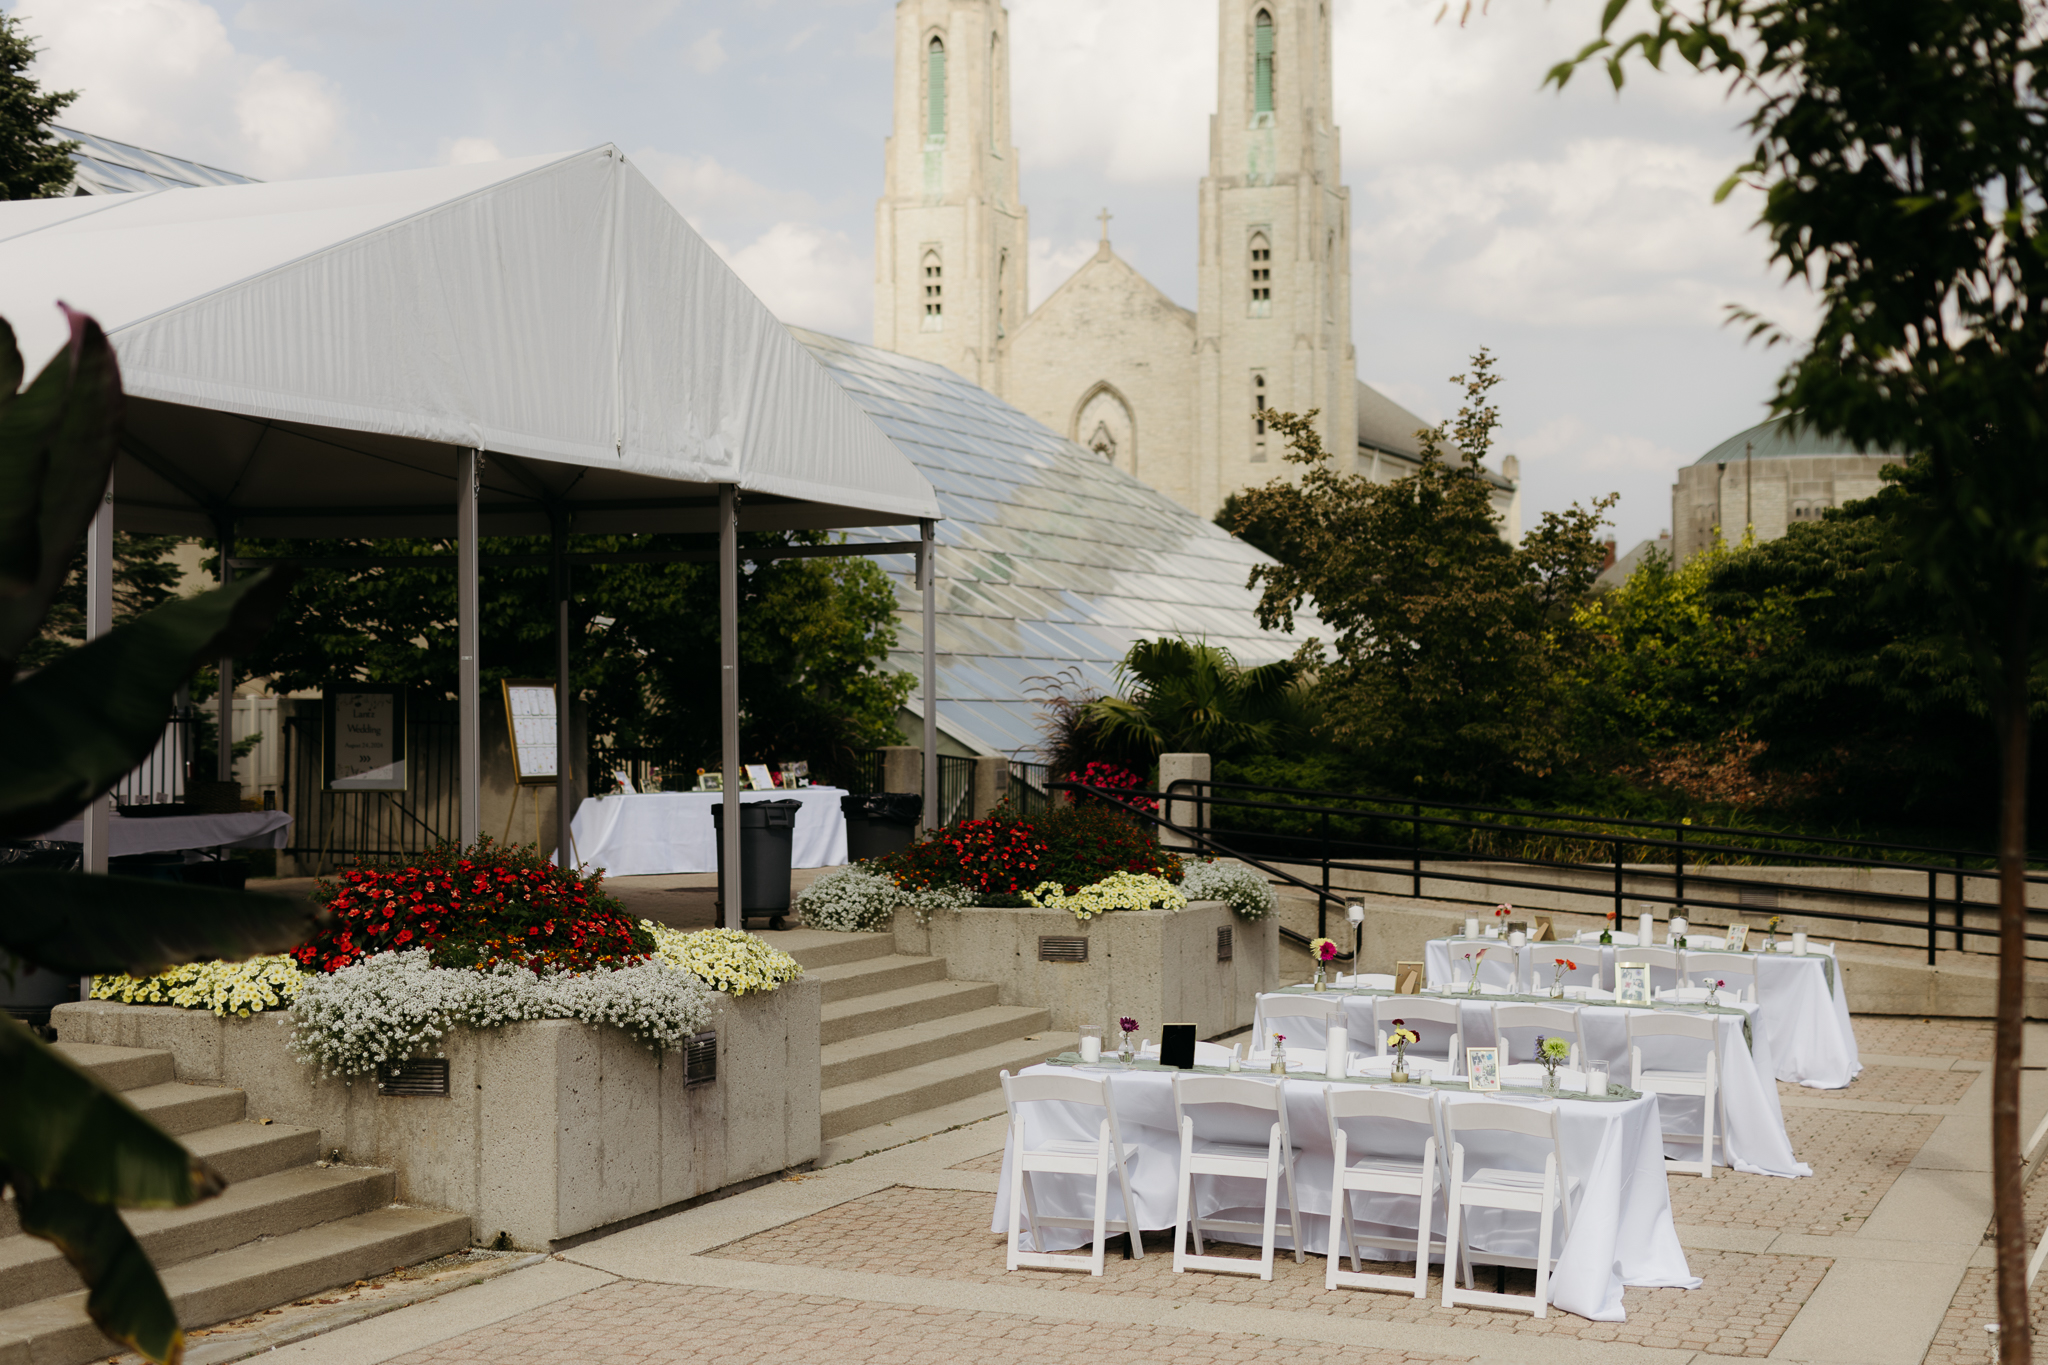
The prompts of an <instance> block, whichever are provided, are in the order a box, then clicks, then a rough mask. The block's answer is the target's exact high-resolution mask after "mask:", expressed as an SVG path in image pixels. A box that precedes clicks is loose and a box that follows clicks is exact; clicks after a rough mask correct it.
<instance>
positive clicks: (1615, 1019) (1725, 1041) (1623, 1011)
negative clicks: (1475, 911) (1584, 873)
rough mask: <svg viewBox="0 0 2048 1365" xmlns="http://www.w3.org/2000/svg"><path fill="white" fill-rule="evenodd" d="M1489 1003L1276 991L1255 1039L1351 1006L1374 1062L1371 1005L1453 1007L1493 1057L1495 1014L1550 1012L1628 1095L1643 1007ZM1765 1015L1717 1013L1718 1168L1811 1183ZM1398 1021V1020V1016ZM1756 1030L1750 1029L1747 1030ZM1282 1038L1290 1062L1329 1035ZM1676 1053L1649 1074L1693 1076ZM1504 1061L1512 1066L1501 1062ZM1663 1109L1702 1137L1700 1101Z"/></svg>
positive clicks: (1263, 1000)
mask: <svg viewBox="0 0 2048 1365" xmlns="http://www.w3.org/2000/svg"><path fill="white" fill-rule="evenodd" d="M1480 990H1481V991H1482V994H1480V995H1477V996H1466V995H1463V994H1452V995H1438V994H1436V993H1434V992H1432V993H1430V994H1428V995H1424V996H1421V997H1416V996H1412V995H1395V994H1394V993H1393V992H1392V991H1385V990H1359V991H1335V990H1333V991H1329V992H1325V993H1321V994H1317V993H1316V992H1315V991H1314V990H1313V988H1310V987H1294V988H1290V989H1288V990H1285V991H1275V992H1272V993H1269V994H1265V995H1261V996H1260V997H1259V1005H1258V1023H1257V1025H1256V1031H1255V1032H1254V1034H1253V1036H1254V1037H1255V1038H1258V1039H1259V1040H1260V1041H1261V1042H1262V1043H1263V1041H1264V1039H1265V1037H1266V1033H1267V1029H1266V1017H1267V1016H1268V1015H1269V1014H1270V1015H1276V1016H1277V1015H1280V1014H1284V1013H1285V1012H1286V1010H1287V1006H1288V1005H1289V1004H1291V1003H1294V1002H1295V1001H1298V1000H1299V999H1300V998H1301V997H1302V996H1308V997H1309V998H1311V999H1314V1000H1317V1001H1332V1000H1341V1001H1343V1002H1344V1027H1345V1030H1346V1031H1347V1032H1349V1033H1350V1035H1351V1050H1352V1051H1353V1052H1366V1053H1370V1052H1373V1051H1375V1050H1376V1048H1377V1046H1378V1038H1377V1033H1376V1030H1375V1026H1374V1024H1373V1001H1374V1000H1375V999H1385V998H1392V999H1396V1000H1414V999H1417V998H1420V999H1424V1000H1435V999H1452V1000H1456V1001H1457V1002H1458V1022H1459V1025H1460V1027H1461V1028H1462V1029H1463V1031H1464V1035H1465V1046H1467V1047H1493V1046H1496V1045H1497V1044H1498V1042H1499V1039H1498V1038H1497V1037H1496V1036H1495V1034H1494V1027H1493V1007H1494V1006H1495V1005H1505V1004H1533V1005H1552V1006H1558V1007H1562V1008H1565V1009H1570V1010H1572V1011H1574V1012H1575V1013H1576V1014H1577V1015H1578V1016H1579V1031H1580V1033H1581V1034H1582V1035H1583V1036H1584V1038H1585V1040H1586V1051H1587V1054H1588V1055H1587V1057H1586V1058H1585V1060H1586V1061H1589V1062H1605V1063H1607V1066H1608V1074H1609V1075H1610V1076H1611V1077H1612V1078H1613V1080H1614V1081H1615V1082H1617V1083H1619V1084H1622V1085H1626V1084H1627V1083H1628V1078H1629V1041H1628V1016H1629V1015H1630V1014H1631V1013H1635V1012H1639V1011H1637V1010H1636V1008H1635V1007H1633V1006H1630V1007H1623V1006H1619V1005H1614V1004H1611V1003H1604V1002H1586V1001H1573V1000H1553V999H1550V998H1548V997H1547V996H1527V995H1523V996H1511V995H1507V994H1505V993H1497V992H1496V991H1494V990H1492V989H1489V988H1488V987H1487V986H1486V984H1485V982H1483V981H1482V982H1481V983H1480ZM1660 1008H1661V1009H1664V1010H1671V1011H1677V1012H1681V1013H1708V1012H1709V1010H1708V1007H1706V1006H1704V1005H1701V1004H1669V1005H1664V1006H1661V1007H1660ZM1760 1013H1761V1011H1759V1010H1758V1009H1757V1007H1756V1006H1753V1005H1746V1004H1737V1005H1732V1006H1730V1005H1723V1006H1718V1007H1714V1008H1713V1009H1712V1010H1711V1017H1712V1018H1713V1020H1714V1038H1715V1055H1716V1056H1718V1057H1719V1058H1720V1063H1721V1064H1720V1085H1721V1097H1722V1102H1723V1104H1724V1106H1725V1111H1726V1122H1725V1123H1719V1122H1718V1121H1717V1132H1716V1139H1717V1141H1716V1146H1717V1148H1718V1149H1719V1150H1718V1151H1717V1153H1716V1160H1717V1161H1718V1162H1719V1163H1720V1164H1722V1165H1725V1166H1728V1167H1731V1168H1733V1169H1734V1170H1738V1171H1746V1172H1748V1173H1749V1174H1751V1175H1779V1176H1788V1177H1796V1176H1807V1175H1812V1174H1813V1169H1812V1168H1811V1167H1810V1166H1808V1165H1806V1164H1805V1163H1804V1162H1802V1161H1800V1160H1799V1159H1798V1158H1797V1157H1796V1156H1795V1155H1794V1154H1793V1151H1792V1139H1791V1136H1790V1135H1789V1134H1787V1133H1786V1131H1785V1110H1784V1107H1783V1106H1782V1105H1781V1104H1779V1102H1778V1087H1777V1084H1776V1082H1775V1080H1774V1079H1773V1078H1772V1076H1771V1053H1770V1046H1771V1044H1770V1039H1769V1038H1768V1036H1766V1035H1764V1034H1762V1033H1761V1032H1760V1031H1758V1030H1757V1029H1755V1028H1754V1027H1753V1025H1754V1022H1755V1020H1756V1018H1757V1017H1758V1015H1759V1014H1760ZM1394 1017H1398V1016H1394ZM1745 1021H1748V1022H1749V1023H1751V1024H1752V1027H1750V1028H1748V1029H1745V1028H1744V1026H1743V1025H1744V1022H1745ZM1282 1032H1284V1033H1286V1035H1287V1046H1288V1050H1289V1051H1290V1052H1292V1051H1293V1049H1294V1045H1295V1044H1296V1043H1300V1044H1301V1045H1303V1046H1305V1047H1313V1048H1320V1047H1321V1046H1322V1045H1323V1025H1322V1024H1321V1023H1320V1022H1319V1021H1317V1020H1315V1019H1313V1018H1302V1017H1298V1016H1297V1017H1295V1018H1293V1019H1290V1020H1289V1021H1288V1027H1287V1028H1286V1029H1284V1030H1282ZM1672 1052H1673V1044H1672V1042H1671V1041H1670V1040H1666V1039H1661V1038H1660V1039H1655V1040H1649V1039H1646V1040H1644V1060H1645V1064H1646V1065H1648V1066H1650V1067H1652V1068H1655V1067H1659V1066H1681V1067H1682V1069H1684V1070H1693V1069H1694V1067H1693V1066H1692V1065H1690V1064H1687V1063H1683V1062H1682V1061H1681V1059H1680V1058H1677V1057H1674V1056H1672V1055H1671V1053H1672ZM1502 1060H1503V1061H1505V1060H1506V1059H1505V1058H1503V1059H1502ZM1662 1103H1663V1104H1664V1105H1665V1106H1666V1108H1667V1114H1668V1117H1669V1118H1670V1122H1669V1123H1667V1124H1666V1126H1667V1127H1669V1128H1670V1129H1672V1131H1674V1132H1691V1133H1695V1134H1696V1133H1698V1132H1699V1131H1700V1129H1699V1120H1698V1118H1697V1115H1698V1112H1699V1104H1700V1102H1699V1100H1697V1099H1692V1098H1688V1097H1685V1096H1682V1095H1669V1096H1666V1097H1665V1098H1664V1100H1663V1101H1662ZM1668 1150H1669V1153H1670V1155H1671V1156H1673V1157H1675V1158H1678V1159H1680V1160H1698V1158H1699V1151H1700V1143H1699V1139H1698V1138H1697V1137H1694V1138H1692V1139H1691V1140H1690V1141H1688V1140H1687V1139H1684V1138H1677V1139H1674V1140H1672V1141H1671V1143H1670V1144H1669V1147H1668Z"/></svg>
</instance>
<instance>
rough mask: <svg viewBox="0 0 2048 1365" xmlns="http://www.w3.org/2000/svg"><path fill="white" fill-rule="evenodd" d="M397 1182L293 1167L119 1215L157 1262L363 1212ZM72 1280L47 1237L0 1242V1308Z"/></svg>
mask: <svg viewBox="0 0 2048 1365" xmlns="http://www.w3.org/2000/svg"><path fill="white" fill-rule="evenodd" d="M397 1188H398V1179H397V1177H396V1176H394V1175H393V1174H392V1173H391V1172H390V1171H387V1170H381V1169H378V1168H376V1167H370V1166H330V1167H325V1168H322V1167H319V1166H298V1167H294V1168H292V1169H291V1170H286V1171H279V1172H277V1173H276V1174H274V1175H265V1176H258V1177H257V1178H255V1179H254V1180H245V1181H243V1182H241V1183H240V1184H236V1185H230V1186H228V1188H227V1189H226V1190H225V1191H224V1192H222V1193H221V1194H218V1195H216V1196H214V1197H213V1198H212V1199H203V1200H201V1201H200V1202H198V1203H197V1204H192V1205H188V1206H187V1207H185V1208H182V1209H130V1210H127V1211H125V1212H124V1213H123V1214H122V1217H123V1218H124V1219H125V1220H126V1221H127V1223H128V1228H129V1231H131V1232H133V1233H134V1234H135V1239H136V1240H137V1241H138V1242H140V1243H141V1244H142V1249H143V1251H144V1252H145V1253H146V1254H147V1255H148V1256H149V1259H150V1262H151V1263H152V1264H154V1265H155V1266H157V1267H158V1268H159V1269H161V1268H163V1267H165V1266H174V1265H179V1264H181V1263H183V1262H185V1261H190V1260H196V1259H197V1258H199V1257H201V1256H210V1255H212V1254H213V1253H215V1252H218V1251H224V1250H226V1249H227V1248H229V1247H236V1246H240V1245H242V1244H243V1243H244V1242H253V1241H255V1240H256V1239H258V1238H259V1237H279V1236H283V1235H284V1234H287V1233H293V1232H297V1231H299V1230H300V1229H301V1228H307V1227H311V1226H313V1225H314V1224H317V1223H326V1222H330V1221H332V1220H334V1219H337V1218H348V1217H352V1216H354V1215H356V1214H359V1213H365V1212H367V1211H369V1210H371V1209H374V1208H377V1207H379V1206H381V1205H383V1204H387V1203H389V1202H390V1201H391V1197H392V1195H393V1194H395V1193H396V1192H397ZM78 1287H79V1281H78V1275H77V1272H75V1271H74V1270H72V1268H71V1266H70V1264H69V1263H68V1262H67V1261H65V1260H64V1258H63V1256H62V1255H61V1254H60V1253H59V1252H58V1250H57V1248H56V1247H54V1246H52V1245H51V1244H50V1243H48V1242H45V1241H43V1240H42V1239H40V1238H37V1237H30V1236H27V1235H25V1234H17V1235H15V1236H13V1237H9V1238H7V1239H6V1240H5V1241H0V1309H8V1308H15V1307H19V1306H21V1305H23V1304H27V1303H32V1302H34V1301H35V1300H37V1299H44V1298H49V1297H50V1296H52V1295H57V1294H65V1293H69V1292H70V1291H72V1290H74V1289H77V1288H78ZM264 1306H265V1307H268V1306H269V1305H268V1304H266V1305H264ZM0 1359H4V1355H0Z"/></svg>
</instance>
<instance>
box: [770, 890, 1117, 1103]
mask: <svg viewBox="0 0 2048 1365" xmlns="http://www.w3.org/2000/svg"><path fill="white" fill-rule="evenodd" d="M769 937H770V938H771V940H772V941H774V942H776V943H777V944H778V946H781V947H783V948H784V949H785V950H786V951H788V952H790V953H792V954H793V955H794V956H795V957H796V958H797V960H798V961H800V962H802V963H803V964H804V972H805V974H806V975H807V976H809V977H811V978H812V979H814V980H816V981H819V982H821V983H822V984H823V986H824V1013H823V1018H822V1021H821V1030H820V1043H821V1045H822V1046H821V1056H820V1072H821V1075H820V1078H819V1084H820V1086H821V1087H822V1091H823V1093H822V1095H821V1097H820V1123H821V1126H822V1128H823V1136H824V1137H825V1138H826V1140H827V1141H830V1140H831V1139H832V1138H835V1137H839V1136H842V1135H843V1134H846V1133H851V1132H854V1131H856V1130H859V1129H862V1128H871V1127H874V1126H876V1125H878V1124H883V1123H888V1122H890V1121H891V1120H894V1119H899V1118H902V1117H904V1116H905V1115H908V1114H916V1113H921V1112H923V1111H925V1110H930V1109H937V1108H939V1107H940V1106H942V1105H947V1104H951V1103H953V1102H954V1101H958V1100H966V1099H971V1098H973V1097H976V1096H986V1095H988V1094H989V1093H990V1092H992V1091H995V1090H996V1089H997V1088H998V1084H999V1083H998V1081H997V1073H998V1072H1000V1071H1002V1070H1004V1069H1005V1068H1007V1069H1009V1070H1010V1071H1012V1072H1014V1071H1017V1070H1019V1069H1021V1068H1023V1067H1027V1066H1030V1065H1031V1064H1032V1063H1034V1062H1042V1061H1044V1060H1045V1059H1046V1057H1048V1056H1050V1055H1051V1054H1053V1053H1056V1052H1061V1051H1064V1050H1067V1049H1069V1048H1072V1047H1073V1046H1075V1044H1076V1042H1077V1041H1078V1039H1077V1037H1076V1035H1074V1034H1072V1033H1054V1032H1051V1031H1050V1029H1049V1027H1048V1024H1049V1020H1050V1017H1051V1016H1050V1015H1049V1014H1048V1013H1047V1012H1046V1011H1045V1010H1043V1009H1038V1008H1032V1007H1028V1006H1018V1005H1003V1004H999V1003H997V1000H996V996H997V988H996V987H995V985H994V984H993V983H990V982H986V981H954V980H952V979H950V978H949V977H948V976H947V975H946V960H945V959H944V958H941V957H911V956H907V955H905V954H902V953H898V952H897V951H896V941H895V939H894V937H893V936H891V935H889V934H831V933H821V932H818V931H814V930H796V931H792V932H790V933H786V934H774V935H770V936H769ZM1000 1108H1001V1104H1000V1102H997V1103H996V1104H995V1105H994V1107H993V1108H991V1109H990V1110H989V1112H990V1113H994V1112H996V1110H998V1109H1000Z"/></svg>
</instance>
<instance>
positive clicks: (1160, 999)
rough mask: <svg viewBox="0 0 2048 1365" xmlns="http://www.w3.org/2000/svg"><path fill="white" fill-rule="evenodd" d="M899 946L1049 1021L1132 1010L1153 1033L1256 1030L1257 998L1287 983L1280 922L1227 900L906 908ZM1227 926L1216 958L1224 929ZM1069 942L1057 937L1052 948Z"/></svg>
mask: <svg viewBox="0 0 2048 1365" xmlns="http://www.w3.org/2000/svg"><path fill="white" fill-rule="evenodd" d="M894 929H895V934H896V950H897V951H898V952H901V953H910V954H914V955H918V956H926V955H929V956H933V957H943V958H945V959H946V969H947V972H948V974H949V975H950V976H952V978H953V979H954V980H956V981H993V982H995V983H996V984H997V986H999V987H1000V988H1001V990H1002V997H1001V999H1002V1003H1003V1004H1005V1005H1032V1006H1038V1007H1040V1008H1043V1009H1047V1010H1050V1011H1051V1012H1052V1027H1053V1028H1055V1029H1060V1030H1070V1029H1075V1028H1078V1027H1080V1026H1081V1025H1082V1024H1101V1025H1103V1027H1104V1028H1106V1029H1107V1028H1114V1027H1115V1020H1116V1018H1117V1016H1118V1015H1123V1014H1128V1015H1134V1016H1136V1018H1137V1019H1138V1021H1139V1022H1140V1023H1141V1024H1142V1025H1144V1031H1145V1034H1146V1036H1148V1037H1151V1038H1155V1039H1156V1038H1158V1036H1159V1026H1160V1025H1161V1024H1166V1023H1173V1024H1180V1023H1193V1024H1195V1025H1197V1026H1198V1028H1199V1029H1200V1032H1199V1033H1198V1034H1197V1036H1198V1037H1202V1038H1214V1037H1216V1036H1218V1035H1219V1034H1224V1033H1229V1032H1231V1031H1232V1030H1234V1029H1239V1028H1246V1027H1249V1026H1250V1024H1251V1022H1252V1009H1253V1004H1254V999H1255V997H1256V996H1257V995H1258V993H1259V992H1260V991H1269V990H1273V989H1276V988H1277V987H1278V986H1279V983H1280V978H1279V961H1280V928H1279V924H1278V922H1277V921H1276V920H1274V919H1272V918H1267V919H1264V920H1260V921H1258V922H1256V923H1254V922H1249V921H1246V920H1244V919H1242V918H1240V917H1239V916H1238V915H1237V914H1236V913H1235V912H1234V911H1232V910H1231V908H1230V907H1229V906H1228V905H1225V904H1224V903H1223V902H1222V901H1196V902H1194V903H1193V904H1192V905H1190V906H1188V908H1187V909H1185V910H1181V911H1178V912H1174V911H1166V910H1128V911H1119V912H1117V913H1115V914H1109V915H1103V916H1100V917H1098V918H1096V919H1093V920H1089V921H1086V922H1085V923H1084V922H1081V921H1077V920H1076V919H1075V918H1074V917H1073V916H1072V915H1071V914H1069V913H1067V912H1066V911H1064V910H1028V909H1027V910H995V909H985V908H982V907H978V906H977V907H974V908H971V909H967V910H961V911H957V912H947V911H941V912H939V913H938V914H936V915H933V916H932V919H931V923H930V924H929V925H921V924H919V923H918V922H917V917H916V916H915V915H913V914H911V913H910V912H909V911H898V912H897V914H896V920H895V925H894ZM1224 929H1227V930H1229V931H1230V949H1229V957H1228V959H1227V960H1224V961H1218V943H1217V931H1218V930H1224ZM1041 939H1055V940H1059V939H1065V940H1072V939H1085V940H1086V941H1087V956H1086V960H1085V961H1079V962H1072V961H1044V960H1041V956H1040V940H1041ZM1061 946H1062V945H1059V944H1054V945H1052V947H1053V949H1054V951H1055V952H1057V951H1058V950H1059V948H1060V947H1061Z"/></svg>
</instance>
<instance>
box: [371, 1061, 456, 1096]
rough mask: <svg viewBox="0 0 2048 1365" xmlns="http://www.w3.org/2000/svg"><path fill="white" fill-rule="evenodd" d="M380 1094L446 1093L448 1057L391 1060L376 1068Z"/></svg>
mask: <svg viewBox="0 0 2048 1365" xmlns="http://www.w3.org/2000/svg"><path fill="white" fill-rule="evenodd" d="M377 1093H378V1094H380V1095H445V1094H447V1093H448V1059H447V1058H446V1057H418V1058H414V1059H413V1060H412V1061H409V1062H391V1063H387V1064H386V1065H384V1066H380V1067H378V1068H377Z"/></svg>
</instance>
